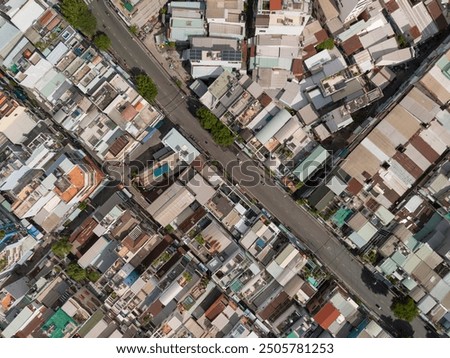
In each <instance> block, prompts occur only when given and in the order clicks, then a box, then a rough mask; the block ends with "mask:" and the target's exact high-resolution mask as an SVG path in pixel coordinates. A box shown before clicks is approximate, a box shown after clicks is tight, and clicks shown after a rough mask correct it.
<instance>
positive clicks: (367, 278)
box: [361, 267, 389, 296]
mask: <svg viewBox="0 0 450 358" xmlns="http://www.w3.org/2000/svg"><path fill="white" fill-rule="evenodd" d="M361 279H362V281H363V282H364V284H365V285H366V287H367V288H368V289H369V290H371V291H372V292H373V293H376V294H378V295H383V296H386V295H387V294H388V292H389V288H388V287H387V286H386V285H385V284H384V283H383V282H381V281H379V280H377V278H376V277H375V276H374V274H373V273H372V272H370V270H368V269H367V268H366V267H364V268H363V270H362V273H361Z"/></svg>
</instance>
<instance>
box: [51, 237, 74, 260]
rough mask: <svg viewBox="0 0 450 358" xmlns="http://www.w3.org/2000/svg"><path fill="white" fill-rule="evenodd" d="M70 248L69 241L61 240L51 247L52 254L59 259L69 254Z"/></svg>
mask: <svg viewBox="0 0 450 358" xmlns="http://www.w3.org/2000/svg"><path fill="white" fill-rule="evenodd" d="M71 248H72V245H71V244H70V242H69V240H68V239H66V238H63V239H61V240H59V241H57V242H56V243H54V244H53V245H52V252H53V253H54V254H55V255H56V256H58V257H59V258H61V259H63V258H64V257H66V256H67V254H68V253H69V252H70V249H71Z"/></svg>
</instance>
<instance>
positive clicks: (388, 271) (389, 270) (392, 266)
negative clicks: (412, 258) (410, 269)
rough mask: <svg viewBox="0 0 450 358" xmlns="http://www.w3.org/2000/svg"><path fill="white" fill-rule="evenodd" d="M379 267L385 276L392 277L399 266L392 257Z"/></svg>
mask: <svg viewBox="0 0 450 358" xmlns="http://www.w3.org/2000/svg"><path fill="white" fill-rule="evenodd" d="M379 267H380V269H381V271H383V273H384V274H385V275H392V274H393V273H394V271H395V270H397V268H398V266H397V264H396V263H395V262H394V260H392V259H391V258H390V257H388V258H387V259H386V260H384V262H383V263H382V264H381V265H380V266H379Z"/></svg>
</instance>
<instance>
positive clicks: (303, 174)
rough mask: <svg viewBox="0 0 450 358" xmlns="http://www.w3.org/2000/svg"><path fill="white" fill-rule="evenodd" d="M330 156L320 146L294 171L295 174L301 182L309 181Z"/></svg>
mask: <svg viewBox="0 0 450 358" xmlns="http://www.w3.org/2000/svg"><path fill="white" fill-rule="evenodd" d="M329 156H330V154H329V153H328V151H327V150H326V149H325V148H323V147H322V146H321V145H319V146H318V147H317V148H315V149H314V150H313V152H312V153H311V154H310V155H309V156H308V157H307V158H306V159H305V160H303V161H302V162H301V164H300V165H299V166H298V167H297V168H295V169H294V172H293V174H294V175H296V176H297V177H298V178H299V179H300V180H301V181H305V180H307V179H308V178H309V177H310V176H311V175H312V174H313V173H314V172H315V171H316V170H317V169H318V168H319V167H320V166H321V165H322V164H323V163H325V162H326V160H327V159H328V157H329Z"/></svg>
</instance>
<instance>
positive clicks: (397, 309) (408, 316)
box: [391, 296, 419, 322]
mask: <svg viewBox="0 0 450 358" xmlns="http://www.w3.org/2000/svg"><path fill="white" fill-rule="evenodd" d="M391 310H392V312H393V313H394V316H395V317H397V318H399V319H402V320H404V321H408V322H411V321H412V320H413V319H414V318H416V317H417V315H418V314H419V310H418V308H417V306H416V303H415V302H414V300H413V299H412V298H411V297H409V296H406V297H401V298H396V299H394V300H393V302H392V305H391Z"/></svg>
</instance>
